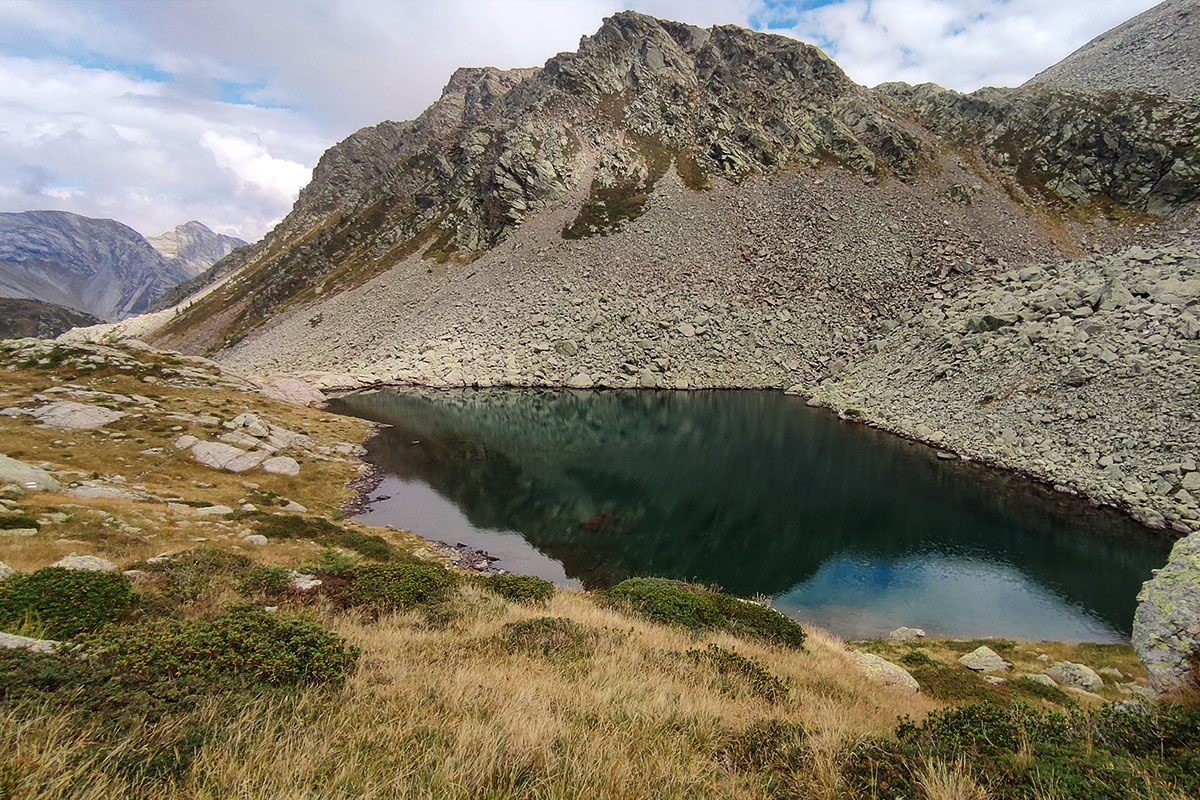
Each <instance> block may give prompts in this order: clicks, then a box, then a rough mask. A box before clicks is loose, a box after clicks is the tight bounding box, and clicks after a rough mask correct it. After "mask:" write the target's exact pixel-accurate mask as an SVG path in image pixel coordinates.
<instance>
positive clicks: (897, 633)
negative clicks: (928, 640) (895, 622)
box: [887, 626, 925, 644]
mask: <svg viewBox="0 0 1200 800" xmlns="http://www.w3.org/2000/svg"><path fill="white" fill-rule="evenodd" d="M924 638H925V630H924V629H923V628H907V627H903V626H902V627H899V628H896V630H894V631H892V632H891V633H889V634H888V637H887V640H888V641H889V642H891V643H893V644H898V643H900V642H910V641H912V640H913V639H924Z"/></svg>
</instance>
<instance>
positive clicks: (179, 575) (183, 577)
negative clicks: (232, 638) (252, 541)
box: [142, 547, 254, 602]
mask: <svg viewBox="0 0 1200 800" xmlns="http://www.w3.org/2000/svg"><path fill="white" fill-rule="evenodd" d="M253 566H254V562H253V561H251V560H250V559H249V558H247V557H246V556H244V555H241V554H240V553H231V552H229V551H228V550H219V549H217V548H215V547H198V548H196V549H195V550H185V551H183V552H181V553H173V554H172V555H171V556H169V557H168V558H166V559H164V560H162V561H158V562H156V563H153V564H145V565H143V566H142V569H144V570H146V571H147V572H155V573H160V574H162V575H163V576H164V578H165V579H166V583H167V591H168V593H169V594H170V595H171V597H172V598H174V599H175V600H177V601H182V602H190V601H193V600H196V599H197V598H198V597H200V595H202V594H204V592H205V590H207V589H208V587H209V586H211V585H212V582H213V580H214V579H215V578H217V577H218V576H221V577H225V578H228V579H230V580H237V579H238V578H239V577H241V576H242V575H244V574H246V572H247V571H248V570H250V569H251V568H252V567H253Z"/></svg>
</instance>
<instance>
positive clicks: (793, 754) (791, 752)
mask: <svg viewBox="0 0 1200 800" xmlns="http://www.w3.org/2000/svg"><path fill="white" fill-rule="evenodd" d="M805 736H806V731H805V730H804V726H803V725H801V724H799V723H796V722H785V721H783V720H779V719H769V720H762V721H759V722H755V723H753V724H752V725H750V726H749V727H747V728H745V729H744V730H740V731H734V732H731V733H730V734H729V735H728V736H727V737H726V738H725V739H724V741H722V742H721V743H720V744H719V745H718V747H717V752H716V756H717V760H718V761H720V762H724V763H725V764H726V765H728V766H729V767H732V768H733V769H736V770H738V771H740V772H755V773H759V774H762V773H771V772H775V771H783V772H795V771H797V770H800V769H803V768H804V767H805V765H806V754H805V749H804V739H805ZM788 795H789V793H787V792H783V791H781V792H778V793H773V794H772V795H771V796H780V797H786V796H788Z"/></svg>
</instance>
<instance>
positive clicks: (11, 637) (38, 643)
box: [0, 632, 62, 653]
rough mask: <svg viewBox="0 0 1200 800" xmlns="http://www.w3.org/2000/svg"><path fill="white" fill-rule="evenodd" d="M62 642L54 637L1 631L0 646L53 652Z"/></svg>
mask: <svg viewBox="0 0 1200 800" xmlns="http://www.w3.org/2000/svg"><path fill="white" fill-rule="evenodd" d="M61 644H62V642H56V641H54V640H53V639H33V638H31V637H29V636H18V635H16V634H15V633H2V632H0V648H7V649H12V650H31V651H33V652H35V653H53V652H54V651H55V650H57V649H58V648H59V646H60V645H61Z"/></svg>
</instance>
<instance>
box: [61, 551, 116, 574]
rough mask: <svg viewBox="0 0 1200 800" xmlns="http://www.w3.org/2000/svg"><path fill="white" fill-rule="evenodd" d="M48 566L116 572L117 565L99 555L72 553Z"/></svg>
mask: <svg viewBox="0 0 1200 800" xmlns="http://www.w3.org/2000/svg"><path fill="white" fill-rule="evenodd" d="M50 566H52V567H59V568H60V569H79V570H86V571H88V572H116V571H117V570H118V569H119V567H117V565H116V564H114V563H113V562H111V561H109V560H108V559H106V558H100V556H77V555H75V554H74V553H71V555H69V556H66V557H64V558H60V559H59V560H58V561H55V562H54V563H53V564H51V565H50Z"/></svg>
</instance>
